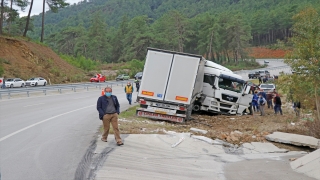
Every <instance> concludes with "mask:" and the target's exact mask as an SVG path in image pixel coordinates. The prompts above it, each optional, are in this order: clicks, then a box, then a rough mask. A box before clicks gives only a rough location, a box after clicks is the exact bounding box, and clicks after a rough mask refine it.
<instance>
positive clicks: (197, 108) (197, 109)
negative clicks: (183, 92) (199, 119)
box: [192, 104, 200, 112]
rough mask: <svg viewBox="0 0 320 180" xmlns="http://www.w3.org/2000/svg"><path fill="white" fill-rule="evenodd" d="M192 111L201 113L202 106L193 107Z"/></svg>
mask: <svg viewBox="0 0 320 180" xmlns="http://www.w3.org/2000/svg"><path fill="white" fill-rule="evenodd" d="M192 110H193V111H195V112H199V111H200V106H199V104H195V105H193V108H192Z"/></svg>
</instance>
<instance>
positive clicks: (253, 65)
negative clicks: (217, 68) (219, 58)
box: [222, 60, 267, 71]
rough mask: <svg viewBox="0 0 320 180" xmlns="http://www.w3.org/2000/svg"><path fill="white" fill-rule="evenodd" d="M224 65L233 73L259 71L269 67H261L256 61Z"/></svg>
mask: <svg viewBox="0 0 320 180" xmlns="http://www.w3.org/2000/svg"><path fill="white" fill-rule="evenodd" d="M222 65H223V66H225V67H227V68H229V69H230V70H232V71H238V70H251V69H258V68H264V67H267V65H260V64H259V63H258V62H256V61H255V60H249V61H239V62H228V63H225V64H222Z"/></svg>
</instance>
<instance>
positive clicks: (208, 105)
mask: <svg viewBox="0 0 320 180" xmlns="http://www.w3.org/2000/svg"><path fill="white" fill-rule="evenodd" d="M222 72H223V73H222ZM228 85H230V86H231V85H233V86H232V87H235V89H237V90H234V89H231V88H230V89H227V87H226V86H228ZM249 90H250V87H245V86H244V81H243V80H242V79H241V76H239V75H236V74H234V73H233V72H232V71H231V70H229V69H227V68H225V67H223V66H221V65H218V64H216V63H213V62H211V61H207V60H205V59H204V58H203V57H202V56H199V55H193V54H186V53H180V52H173V51H167V50H161V49H154V48H148V51H147V56H146V63H145V67H144V71H143V76H142V80H141V86H140V89H139V93H138V100H139V103H140V108H138V109H137V116H142V117H148V118H153V119H162V120H168V121H174V122H183V121H184V120H186V119H189V118H190V117H191V112H192V111H199V110H203V111H209V112H214V113H227V114H236V113H239V114H240V113H242V112H243V111H244V110H245V109H246V108H247V107H248V106H249V102H251V99H252V96H250V97H248V96H247V95H246V92H249ZM249 99H250V100H249ZM240 104H241V105H240ZM216 106H218V108H216ZM220 106H224V107H221V108H220ZM225 108H226V109H225Z"/></svg>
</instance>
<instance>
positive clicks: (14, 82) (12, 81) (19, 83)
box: [6, 78, 26, 88]
mask: <svg viewBox="0 0 320 180" xmlns="http://www.w3.org/2000/svg"><path fill="white" fill-rule="evenodd" d="M25 85H26V82H25V81H24V80H22V79H20V78H9V79H7V80H6V87H7V88H13V87H24V86H25Z"/></svg>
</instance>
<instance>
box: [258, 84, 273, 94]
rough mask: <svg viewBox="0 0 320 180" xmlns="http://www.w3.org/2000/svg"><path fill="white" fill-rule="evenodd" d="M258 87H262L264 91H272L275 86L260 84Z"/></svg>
mask: <svg viewBox="0 0 320 180" xmlns="http://www.w3.org/2000/svg"><path fill="white" fill-rule="evenodd" d="M259 88H260V89H263V91H264V92H268V91H273V90H274V89H275V88H276V85H274V84H261V85H260V86H259Z"/></svg>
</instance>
